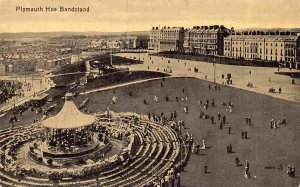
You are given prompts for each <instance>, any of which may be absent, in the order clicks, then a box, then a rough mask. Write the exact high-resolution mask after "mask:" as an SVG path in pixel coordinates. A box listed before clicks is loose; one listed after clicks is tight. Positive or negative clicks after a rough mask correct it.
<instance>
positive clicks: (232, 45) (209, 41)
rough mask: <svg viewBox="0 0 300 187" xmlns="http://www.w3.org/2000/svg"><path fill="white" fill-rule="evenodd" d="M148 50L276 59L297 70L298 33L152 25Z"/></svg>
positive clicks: (299, 49)
mask: <svg viewBox="0 0 300 187" xmlns="http://www.w3.org/2000/svg"><path fill="white" fill-rule="evenodd" d="M148 49H150V50H154V51H157V52H181V53H188V54H194V55H210V56H223V57H227V58H234V59H244V60H255V61H269V62H277V63H280V64H283V65H286V66H288V67H291V68H296V69H300V34H299V33H295V32H289V31H244V32H235V31H234V30H233V29H228V28H226V27H224V26H223V25H212V26H194V27H193V28H191V29H185V28H183V27H162V28H159V27H152V29H151V30H150V41H149V44H148Z"/></svg>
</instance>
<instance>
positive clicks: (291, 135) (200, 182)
mask: <svg viewBox="0 0 300 187" xmlns="http://www.w3.org/2000/svg"><path fill="white" fill-rule="evenodd" d="M161 82H163V87H161ZM208 84H212V83H209V82H207V81H202V80H198V79H194V78H166V79H165V81H162V80H155V81H150V82H145V83H140V84H134V85H129V86H125V87H120V88H116V89H113V90H108V91H102V92H94V93H90V94H88V95H82V96H78V97H76V98H75V99H74V100H75V102H76V103H77V105H78V104H79V103H81V102H82V101H83V100H84V99H85V98H86V97H88V98H89V102H88V105H87V109H88V110H89V111H92V112H97V111H104V110H106V107H107V106H109V107H110V108H111V110H113V111H116V112H127V111H128V112H136V113H147V112H154V113H156V114H160V113H161V112H163V113H164V114H165V115H170V113H171V111H174V110H176V112H177V115H178V119H182V120H184V121H185V124H186V127H187V129H186V130H188V131H189V132H192V134H193V138H194V141H199V143H201V141H202V139H203V138H205V139H206V141H207V145H208V146H211V147H210V148H209V149H207V150H201V151H200V153H201V154H200V155H194V154H193V155H192V156H191V158H190V161H189V163H188V165H187V167H186V168H185V172H183V173H182V175H181V176H182V184H183V185H184V186H191V187H194V186H213V187H214V186H215V187H219V186H225V187H227V186H228V187H244V186H270V187H273V186H278V187H285V186H298V183H299V174H298V173H299V172H298V171H299V170H298V168H300V159H299V158H300V151H299V145H300V137H299V134H300V126H299V124H300V116H299V111H300V104H298V103H293V102H288V101H285V100H281V99H276V98H273V97H269V96H265V95H261V94H257V93H254V92H248V91H244V90H241V89H237V88H231V87H226V86H222V85H221V90H214V89H211V90H209V89H208ZM183 88H184V89H185V92H184V93H183V92H182V89H183ZM130 91H131V92H133V95H132V96H130V95H129V94H128V93H129V92H130ZM114 95H115V96H117V98H118V102H117V103H116V104H111V99H112V97H113V96H114ZM154 96H158V98H159V101H158V102H154V100H153V98H154ZM165 96H168V97H169V99H170V101H169V102H166V101H165V99H164V97H165ZM175 97H179V98H180V101H178V102H177V101H176V99H175ZM182 97H184V98H185V97H187V100H186V101H185V100H184V101H182V100H181V98H182ZM212 98H214V99H215V103H216V107H211V106H210V107H209V108H208V109H204V108H200V106H199V104H198V100H199V99H201V100H202V101H204V100H206V99H209V100H210V101H211V99H212ZM144 100H146V101H147V102H148V103H149V104H147V105H145V104H144V103H143V101H144ZM229 101H230V102H233V104H234V111H233V113H228V112H226V111H225V107H224V106H223V105H222V103H223V102H226V103H227V104H228V102H229ZM56 102H58V103H59V106H58V107H57V109H56V111H54V112H53V113H51V114H53V115H54V114H55V113H56V112H58V109H59V108H61V106H62V103H63V102H62V101H61V100H59V101H56ZM185 106H188V107H189V110H190V112H189V113H188V114H186V113H184V111H183V107H185ZM200 110H202V111H203V112H205V113H206V114H207V115H211V116H214V118H215V119H217V113H218V112H220V113H221V114H222V115H226V118H227V121H228V123H230V124H231V127H232V134H230V135H229V134H228V129H227V125H225V126H224V127H223V129H222V130H220V129H219V127H218V125H217V124H211V121H210V120H203V119H200V118H199V114H200ZM30 114H31V112H30V111H28V114H26V115H28V116H30ZM24 115H25V114H24ZM249 115H250V116H251V118H252V123H253V125H252V126H248V125H246V123H245V117H248V116H249ZM283 116H284V117H285V118H286V120H287V125H286V126H281V127H280V128H278V129H270V128H269V121H270V119H271V118H274V119H276V120H278V119H282V117H283ZM33 117H37V116H35V115H33V116H32V118H33ZM2 120H3V119H2V118H0V123H1V124H2ZM22 123H23V122H22ZM22 123H19V125H22ZM245 129H247V132H248V137H249V139H242V138H241V131H243V130H245ZM229 144H232V148H233V152H235V153H236V154H238V155H239V157H240V160H241V163H242V164H244V163H245V160H246V159H247V160H248V161H249V163H250V173H251V178H250V179H246V178H244V177H243V172H244V167H243V166H241V167H236V166H235V153H234V154H228V153H227V152H226V146H227V145H229ZM205 162H207V165H208V171H209V172H210V173H209V174H206V175H205V174H204V167H203V166H204V163H205ZM279 164H281V165H282V166H283V170H278V169H265V167H277V166H278V165H279ZM288 164H292V165H294V166H295V167H296V178H294V179H292V178H289V177H288V176H287V174H286V167H287V165H288ZM253 175H255V176H256V178H254V177H253Z"/></svg>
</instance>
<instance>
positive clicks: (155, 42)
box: [148, 27, 161, 51]
mask: <svg viewBox="0 0 300 187" xmlns="http://www.w3.org/2000/svg"><path fill="white" fill-rule="evenodd" d="M160 32H161V30H160V28H159V27H152V29H151V30H150V41H149V43H148V49H150V50H154V51H159V37H160Z"/></svg>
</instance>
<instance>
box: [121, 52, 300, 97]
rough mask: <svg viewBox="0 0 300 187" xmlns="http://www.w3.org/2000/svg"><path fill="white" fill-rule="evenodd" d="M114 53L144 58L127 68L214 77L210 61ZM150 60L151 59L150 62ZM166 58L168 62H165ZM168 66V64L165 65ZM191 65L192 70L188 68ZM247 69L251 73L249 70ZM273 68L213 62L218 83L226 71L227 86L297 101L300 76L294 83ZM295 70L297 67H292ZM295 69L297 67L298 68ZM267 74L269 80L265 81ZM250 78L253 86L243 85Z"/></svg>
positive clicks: (177, 74) (212, 78) (249, 80)
mask: <svg viewBox="0 0 300 187" xmlns="http://www.w3.org/2000/svg"><path fill="white" fill-rule="evenodd" d="M117 55H118V56H123V57H127V58H136V59H139V58H140V60H143V61H144V64H137V65H129V66H121V67H127V68H129V69H130V70H148V67H149V70H153V71H156V70H157V69H158V68H159V71H163V70H164V69H168V70H170V69H171V70H172V73H171V74H172V75H174V76H185V75H186V76H189V77H196V78H199V79H205V77H206V76H207V80H208V81H212V82H213V80H214V66H213V64H212V63H206V62H199V61H190V60H179V61H178V60H177V59H171V58H163V59H162V58H161V57H157V56H152V57H151V59H150V57H149V56H148V54H144V53H141V54H136V53H120V54H117ZM152 61H153V63H152ZM168 61H170V63H168ZM185 64H186V65H185ZM168 66H169V68H168ZM194 67H197V68H198V69H199V72H198V73H195V72H194V71H193V68H194ZM189 68H191V69H192V71H188V69H189ZM249 71H251V75H250V74H249ZM277 71H278V70H277V68H266V67H248V66H233V65H223V64H217V66H216V82H217V83H220V84H222V82H223V81H224V80H223V79H222V74H224V75H225V76H226V74H227V73H231V74H232V79H233V84H232V85H231V86H233V87H237V88H241V89H245V90H249V91H254V92H257V93H261V94H266V95H271V96H273V97H278V98H281V99H285V100H289V101H294V102H300V79H295V82H296V84H295V85H292V84H291V82H292V78H291V77H289V76H284V75H278V74H275V73H274V72H277ZM280 71H290V70H289V69H287V68H284V69H280ZM293 71H297V70H293ZM298 71H299V70H298ZM269 77H270V80H271V81H269ZM248 82H251V83H253V84H254V87H253V88H249V87H247V83H248ZM271 87H273V88H275V89H276V91H278V88H279V87H281V88H282V93H281V94H279V93H269V88H271Z"/></svg>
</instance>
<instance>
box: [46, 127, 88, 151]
mask: <svg viewBox="0 0 300 187" xmlns="http://www.w3.org/2000/svg"><path fill="white" fill-rule="evenodd" d="M91 140H92V133H91V129H90V128H89V127H86V128H83V129H55V130H54V132H52V133H51V135H50V136H49V137H48V142H49V145H50V146H51V147H55V148H59V149H61V150H66V149H71V146H85V145H87V143H88V142H90V141H91Z"/></svg>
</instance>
